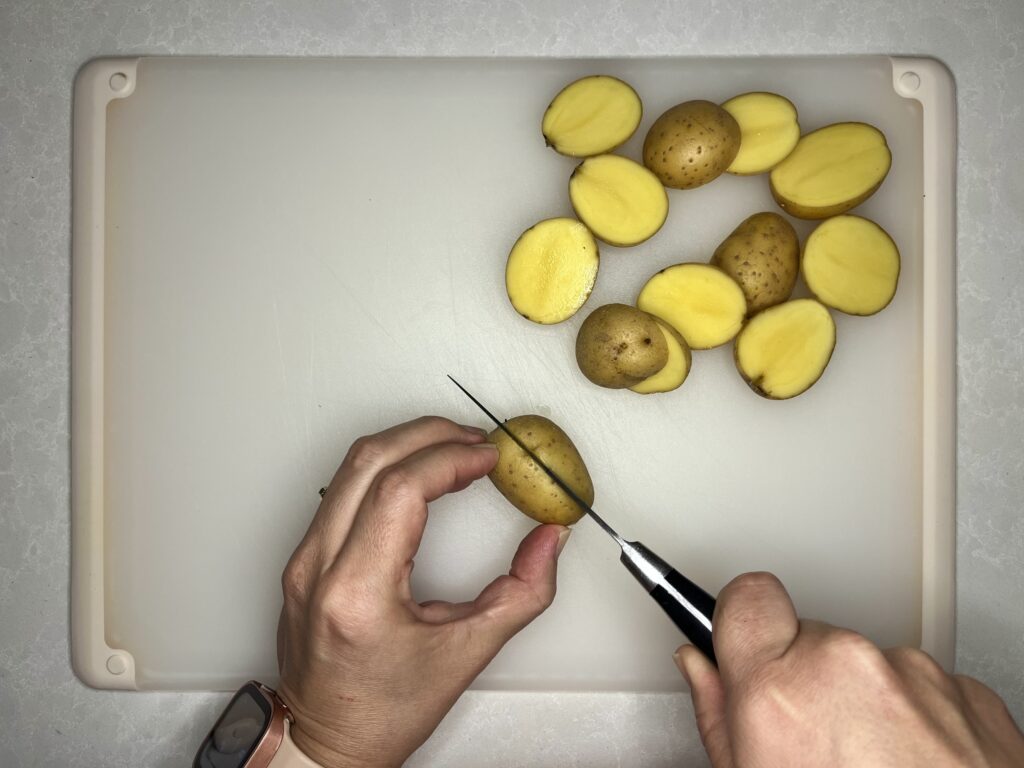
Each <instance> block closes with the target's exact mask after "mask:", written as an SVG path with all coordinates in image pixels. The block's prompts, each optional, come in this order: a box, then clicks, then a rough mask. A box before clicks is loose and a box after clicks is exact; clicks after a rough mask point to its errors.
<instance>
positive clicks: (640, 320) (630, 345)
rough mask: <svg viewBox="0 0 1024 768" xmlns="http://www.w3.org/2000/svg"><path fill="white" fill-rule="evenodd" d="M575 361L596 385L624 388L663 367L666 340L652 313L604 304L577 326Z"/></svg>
mask: <svg viewBox="0 0 1024 768" xmlns="http://www.w3.org/2000/svg"><path fill="white" fill-rule="evenodd" d="M576 362H577V364H578V365H579V367H580V371H582V372H583V375H584V376H586V377H587V378H588V379H590V380H591V381H592V382H594V383H595V384H597V385H598V386H599V387H608V388H609V389H623V388H625V387H632V386H634V385H636V384H639V383H640V382H641V381H643V380H644V379H646V378H648V377H649V376H653V375H654V374H656V373H657V372H658V371H660V370H661V369H662V368H664V367H665V364H666V363H667V362H668V342H667V341H665V335H664V334H663V333H662V332H661V329H660V328H659V327H658V321H657V320H655V319H654V318H653V317H652V316H651V315H649V314H647V313H646V312H644V311H642V310H639V309H637V308H636V307H630V306H627V305H625V304H605V305H604V306H603V307H598V308H597V309H595V310H594V311H593V312H591V313H590V315H589V316H588V317H587V319H586V320H584V321H583V325H581V326H580V331H579V334H577V336H576Z"/></svg>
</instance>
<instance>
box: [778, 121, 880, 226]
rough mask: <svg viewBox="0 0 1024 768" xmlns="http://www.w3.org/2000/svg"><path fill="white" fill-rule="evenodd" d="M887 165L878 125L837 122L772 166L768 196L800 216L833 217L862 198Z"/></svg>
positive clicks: (875, 185)
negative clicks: (770, 190) (769, 194)
mask: <svg viewBox="0 0 1024 768" xmlns="http://www.w3.org/2000/svg"><path fill="white" fill-rule="evenodd" d="M891 164H892V155H891V153H890V152H889V147H888V145H887V144H886V143H885V136H884V135H883V134H882V132H881V131H879V130H878V129H877V128H875V127H873V126H870V125H867V124H865V123H836V124H835V125H829V126H826V127H824V128H820V129H819V130H817V131H814V132H812V133H808V134H807V135H806V136H804V137H803V138H801V139H800V141H799V142H797V145H796V148H795V149H794V150H793V151H792V152H791V153H790V154H789V156H788V157H787V158H786V159H785V160H783V161H782V162H781V163H779V164H778V165H777V166H775V168H774V169H772V172H771V189H772V194H773V195H774V196H775V199H776V200H777V201H778V203H779V205H781V206H782V208H783V209H784V210H785V211H787V212H788V213H791V214H792V215H794V216H797V217H799V218H804V219H823V218H827V217H829V216H835V215H838V214H840V213H845V212H846V211H848V210H850V209H851V208H853V207H854V206H855V205H859V204H860V203H861V202H863V201H864V200H866V199H867V198H868V197H869V196H870V195H871V194H872V193H873V192H874V191H875V190H876V189H877V188H878V186H879V185H880V184H881V183H882V181H883V180H884V179H885V177H886V174H888V173H889V167H890V165H891Z"/></svg>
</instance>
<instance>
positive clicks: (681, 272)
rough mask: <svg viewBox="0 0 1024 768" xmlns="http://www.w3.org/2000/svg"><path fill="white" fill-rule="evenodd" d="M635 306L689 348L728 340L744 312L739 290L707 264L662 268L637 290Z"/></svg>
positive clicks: (723, 275)
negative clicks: (668, 328)
mask: <svg viewBox="0 0 1024 768" xmlns="http://www.w3.org/2000/svg"><path fill="white" fill-rule="evenodd" d="M636 305H637V306H638V307H639V308H640V309H642V310H643V311H644V312H650V313H651V314H652V315H654V316H655V317H660V318H661V319H662V320H664V321H665V322H666V323H668V324H669V325H671V326H672V327H673V328H675V329H676V330H677V331H679V334H680V335H681V336H682V337H683V338H684V339H685V340H686V343H687V345H688V346H689V347H690V349H711V348H712V347H717V346H719V345H721V344H725V343H726V342H727V341H731V340H732V339H733V337H735V336H736V334H737V333H739V332H740V328H742V327H743V318H744V317H746V314H747V299H746V297H745V296H744V295H743V289H742V288H740V286H739V285H738V284H737V283H736V281H735V280H733V279H732V278H731V277H729V275H727V274H726V273H725V272H723V271H722V270H721V269H719V268H718V267H713V266H711V265H710V264H695V263H687V264H675V265H673V266H671V267H666V268H665V269H663V270H661V271H660V272H658V273H657V274H655V275H654V276H653V277H651V279H650V280H648V281H647V283H646V284H644V287H643V288H641V289H640V295H639V296H638V297H637V300H636Z"/></svg>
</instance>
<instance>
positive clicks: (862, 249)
mask: <svg viewBox="0 0 1024 768" xmlns="http://www.w3.org/2000/svg"><path fill="white" fill-rule="evenodd" d="M802 270H803V275H804V280H805V281H806V282H807V287H808V288H810V289H811V293H813V294H814V295H815V297H816V298H817V299H818V301H820V302H821V303H822V304H824V305H825V306H827V307H832V308H833V309H838V310H839V311H840V312H845V313H846V314H848V315H873V314H875V313H876V312H881V311H882V310H883V309H885V308H886V307H887V306H889V302H890V301H892V297H893V296H895V295H896V284H897V283H898V282H899V278H900V252H899V249H898V248H897V247H896V243H894V242H893V241H892V238H891V237H889V233H888V232H886V231H885V230H884V229H882V228H881V227H880V226H878V225H877V224H875V222H873V221H871V220H869V219H864V218H861V217H860V216H854V215H853V214H849V213H848V214H846V215H844V216H834V217H833V218H831V219H828V220H826V221H823V222H822V223H821V224H819V225H818V228H817V229H815V230H814V231H813V232H811V235H810V237H808V238H807V244H806V245H805V246H804V259H803V264H802Z"/></svg>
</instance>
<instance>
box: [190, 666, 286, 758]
mask: <svg viewBox="0 0 1024 768" xmlns="http://www.w3.org/2000/svg"><path fill="white" fill-rule="evenodd" d="M271 714H272V710H271V707H270V703H269V702H268V701H267V700H266V698H265V697H264V696H263V694H262V693H260V690H259V688H257V687H256V686H255V685H253V684H252V683H248V684H246V686H245V687H244V688H242V690H240V691H239V692H238V693H236V694H235V698H233V699H232V700H231V703H230V704H228V706H227V709H225V710H224V714H223V715H221V716H220V720H218V721H217V724H216V725H215V726H213V730H212V731H211V732H210V735H209V736H207V737H206V741H204V742H203V744H202V746H201V747H199V752H198V753H197V754H196V759H195V762H194V763H193V764H192V765H193V768H242V766H244V765H245V763H246V761H247V760H248V759H249V758H250V757H251V756H252V753H253V751H254V750H255V749H256V745H257V744H259V743H260V739H261V738H263V734H264V733H266V730H267V727H268V726H269V725H270V717H271Z"/></svg>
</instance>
